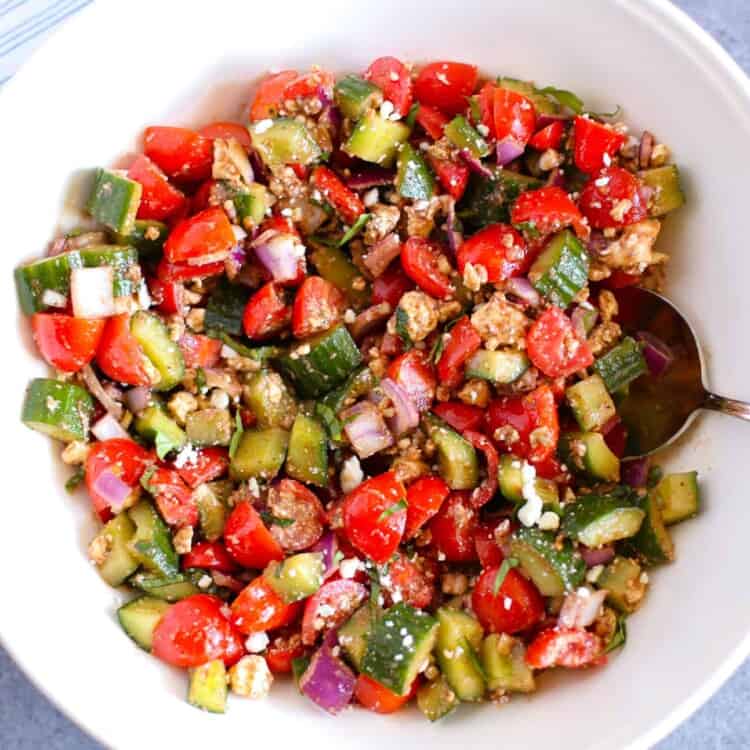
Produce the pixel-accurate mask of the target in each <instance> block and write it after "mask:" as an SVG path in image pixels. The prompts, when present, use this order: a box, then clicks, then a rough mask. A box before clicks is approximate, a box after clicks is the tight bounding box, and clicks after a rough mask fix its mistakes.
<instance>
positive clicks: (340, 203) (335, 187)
mask: <svg viewBox="0 0 750 750" xmlns="http://www.w3.org/2000/svg"><path fill="white" fill-rule="evenodd" d="M312 182H313V184H314V185H315V186H316V187H317V188H318V190H320V192H321V193H323V196H324V197H325V199H326V200H327V201H328V202H329V203H330V204H331V205H332V206H333V207H334V209H336V213H337V214H338V215H339V216H340V217H341V218H342V219H343V220H344V221H345V222H346V223H347V224H354V222H355V221H357V219H358V218H359V217H360V216H361V215H362V214H363V213H364V212H365V204H364V203H362V200H361V198H360V197H359V196H358V195H357V194H356V193H355V192H354V191H353V190H350V189H349V188H348V187H347V186H346V185H344V183H343V182H341V180H340V179H339V177H338V175H337V174H336V173H335V172H333V171H332V170H330V169H328V167H323V166H319V167H315V169H314V171H313V173H312Z"/></svg>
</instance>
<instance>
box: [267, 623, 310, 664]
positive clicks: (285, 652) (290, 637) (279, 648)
mask: <svg viewBox="0 0 750 750" xmlns="http://www.w3.org/2000/svg"><path fill="white" fill-rule="evenodd" d="M304 653H305V647H304V645H303V643H302V638H301V637H300V634H299V632H298V631H297V630H293V631H292V630H290V629H289V628H284V630H283V631H282V632H281V633H277V634H276V635H274V636H273V638H271V642H270V643H269V644H268V648H267V649H266V653H265V654H264V656H265V659H266V662H267V663H268V668H269V669H270V670H271V671H272V672H273V673H274V674H289V673H290V672H291V671H292V661H293V660H294V659H298V658H299V657H300V656H303V655H304Z"/></svg>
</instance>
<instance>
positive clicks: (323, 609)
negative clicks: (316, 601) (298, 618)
mask: <svg viewBox="0 0 750 750" xmlns="http://www.w3.org/2000/svg"><path fill="white" fill-rule="evenodd" d="M334 612H336V610H335V609H334V608H333V607H332V606H331V605H330V604H321V605H320V606H319V607H318V614H319V615H320V616H321V617H330V616H331V615H332V614H334Z"/></svg>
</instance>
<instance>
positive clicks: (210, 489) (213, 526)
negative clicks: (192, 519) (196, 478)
mask: <svg viewBox="0 0 750 750" xmlns="http://www.w3.org/2000/svg"><path fill="white" fill-rule="evenodd" d="M215 484H216V483H214V482H211V483H209V484H201V485H198V487H196V488H195V491H194V492H193V497H194V498H195V503H196V505H197V506H198V523H199V525H200V530H201V534H203V537H204V538H205V539H207V540H208V541H209V542H215V541H216V540H217V539H219V538H220V537H221V536H222V534H223V533H224V524H225V523H226V520H227V507H226V505H225V504H224V503H223V502H222V500H221V497H220V496H219V494H218V493H217V492H216V491H215V489H214V487H215Z"/></svg>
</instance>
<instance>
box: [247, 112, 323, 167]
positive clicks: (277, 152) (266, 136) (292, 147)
mask: <svg viewBox="0 0 750 750" xmlns="http://www.w3.org/2000/svg"><path fill="white" fill-rule="evenodd" d="M248 130H249V131H250V139H251V140H252V143H253V148H254V149H255V150H256V151H257V152H258V154H259V156H260V158H261V159H263V162H264V163H265V164H267V165H268V166H269V167H274V166H281V165H283V164H303V165H304V164H312V163H313V162H314V161H317V160H318V159H319V158H320V155H321V150H320V146H319V145H318V143H317V142H316V140H315V139H314V138H313V137H312V134H311V133H310V131H309V130H308V129H307V127H305V124H304V123H302V122H299V120H295V119H293V118H291V117H280V118H278V119H276V120H259V121H258V122H252V123H250V125H249V126H248Z"/></svg>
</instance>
